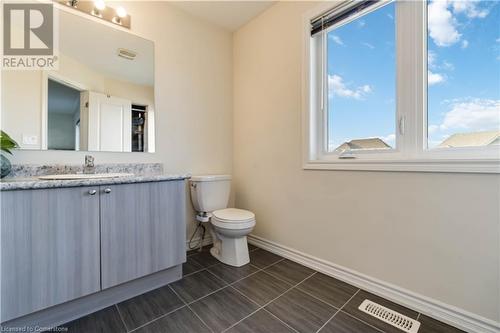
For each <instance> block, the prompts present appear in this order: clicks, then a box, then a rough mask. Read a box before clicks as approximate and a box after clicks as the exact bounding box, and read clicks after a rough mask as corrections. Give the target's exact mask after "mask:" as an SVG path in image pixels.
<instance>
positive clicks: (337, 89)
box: [328, 74, 372, 100]
mask: <svg viewBox="0 0 500 333" xmlns="http://www.w3.org/2000/svg"><path fill="white" fill-rule="evenodd" d="M328 87H329V88H330V89H332V90H331V91H332V92H333V94H335V95H337V96H340V97H346V98H354V99H359V100H361V99H363V98H364V97H365V96H366V95H367V94H369V93H371V92H372V87H371V86H369V85H367V84H365V85H363V86H359V87H357V88H354V89H352V88H349V87H348V85H347V84H346V83H345V82H344V79H343V78H342V77H341V76H340V75H336V74H333V75H329V76H328Z"/></svg>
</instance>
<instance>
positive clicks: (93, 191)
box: [89, 190, 97, 195]
mask: <svg viewBox="0 0 500 333" xmlns="http://www.w3.org/2000/svg"><path fill="white" fill-rule="evenodd" d="M96 193H97V191H96V190H89V194H90V195H95V194H96Z"/></svg>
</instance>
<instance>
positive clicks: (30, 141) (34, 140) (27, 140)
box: [23, 134, 38, 145]
mask: <svg viewBox="0 0 500 333" xmlns="http://www.w3.org/2000/svg"><path fill="white" fill-rule="evenodd" d="M23 144H24V145H37V144H38V136H36V135H26V134H23Z"/></svg>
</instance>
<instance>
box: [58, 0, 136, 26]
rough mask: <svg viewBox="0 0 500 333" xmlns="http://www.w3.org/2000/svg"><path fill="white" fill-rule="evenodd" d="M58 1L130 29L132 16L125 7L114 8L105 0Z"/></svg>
mask: <svg viewBox="0 0 500 333" xmlns="http://www.w3.org/2000/svg"><path fill="white" fill-rule="evenodd" d="M55 1H56V2H57V3H59V4H61V5H64V6H66V7H70V8H73V9H76V10H78V11H79V12H83V13H85V14H90V15H92V16H94V17H98V18H100V19H103V20H105V21H108V22H111V23H113V24H116V25H119V26H121V27H124V28H128V29H130V26H131V18H130V15H129V14H127V11H126V10H125V8H123V7H118V8H116V9H115V8H112V7H109V6H107V5H106V3H105V2H104V1H105V0H94V1H78V0H55Z"/></svg>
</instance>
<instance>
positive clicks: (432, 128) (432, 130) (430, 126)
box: [427, 125, 439, 134]
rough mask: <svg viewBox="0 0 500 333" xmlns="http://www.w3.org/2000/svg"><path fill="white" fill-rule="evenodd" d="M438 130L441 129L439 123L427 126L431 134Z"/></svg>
mask: <svg viewBox="0 0 500 333" xmlns="http://www.w3.org/2000/svg"><path fill="white" fill-rule="evenodd" d="M438 130H439V126H438V125H429V127H428V128H427V132H428V133H429V134H434V133H436V132H437V131H438Z"/></svg>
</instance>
